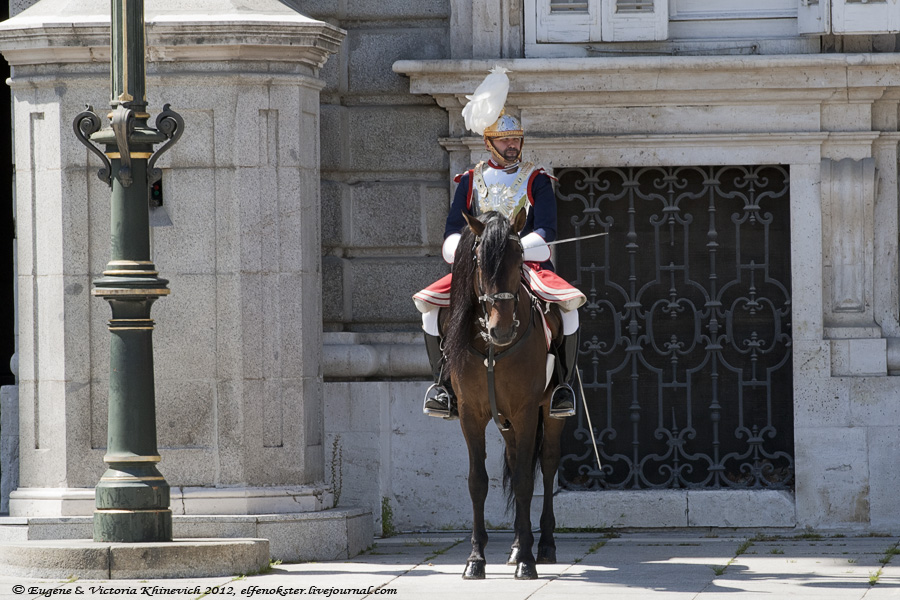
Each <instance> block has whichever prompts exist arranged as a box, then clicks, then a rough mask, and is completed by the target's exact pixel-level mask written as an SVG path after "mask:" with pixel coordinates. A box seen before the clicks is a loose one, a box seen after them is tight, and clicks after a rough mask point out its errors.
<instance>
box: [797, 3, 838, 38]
mask: <svg viewBox="0 0 900 600" xmlns="http://www.w3.org/2000/svg"><path fill="white" fill-rule="evenodd" d="M798 2H799V3H800V4H799V6H797V26H798V28H799V32H800V33H801V34H813V35H815V34H823V33H831V3H830V0H798Z"/></svg>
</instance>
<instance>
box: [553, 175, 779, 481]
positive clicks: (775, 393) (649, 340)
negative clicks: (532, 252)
mask: <svg viewBox="0 0 900 600" xmlns="http://www.w3.org/2000/svg"><path fill="white" fill-rule="evenodd" d="M557 175H558V177H559V184H558V192H557V198H558V211H559V232H558V235H559V237H560V238H566V237H576V236H581V235H588V234H591V233H598V232H606V233H607V235H605V236H602V237H595V238H592V239H588V240H584V241H579V242H573V243H568V244H560V245H559V246H557V258H556V264H557V270H558V271H559V273H560V275H562V276H563V277H564V278H566V279H568V280H569V281H571V282H573V283H574V284H575V285H576V286H577V287H579V288H580V289H581V290H582V291H583V292H584V293H585V295H586V296H587V298H588V301H587V303H586V304H585V305H584V306H583V307H582V308H581V309H580V315H581V341H580V349H579V371H580V373H581V376H582V383H583V388H584V391H585V396H586V397H587V400H588V405H589V411H590V418H591V422H592V425H593V430H594V434H595V436H596V440H597V445H598V448H599V451H600V458H601V462H602V465H603V466H602V469H598V467H597V461H596V458H594V450H593V445H592V441H591V436H590V432H589V431H588V422H587V419H586V416H585V414H584V411H583V410H579V414H578V416H577V417H574V418H570V419H569V422H568V423H567V426H566V427H567V429H566V435H565V436H564V442H563V459H562V464H561V467H560V477H559V479H560V484H561V485H562V486H563V487H567V488H569V489H572V488H610V489H648V488H775V489H785V488H791V487H792V486H793V480H794V459H793V409H792V370H791V292H790V220H789V201H788V199H789V197H788V182H789V178H788V170H787V168H786V167H782V166H749V167H745V166H726V167H650V168H622V169H615V168H596V169H575V168H570V169H562V170H560V171H558V172H557ZM579 408H581V407H579Z"/></svg>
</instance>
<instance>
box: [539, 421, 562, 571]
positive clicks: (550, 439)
mask: <svg viewBox="0 0 900 600" xmlns="http://www.w3.org/2000/svg"><path fill="white" fill-rule="evenodd" d="M565 424H566V421H565V419H550V418H549V417H548V415H546V414H545V415H544V442H543V444H542V446H541V475H542V476H543V480H544V505H543V508H542V510H541V538H540V540H538V553H537V562H538V563H544V564H556V540H555V539H554V538H553V531H554V530H555V529H556V515H554V513H553V484H554V482H555V480H556V472H557V471H558V470H559V460H560V450H561V449H560V439H561V438H562V430H563V427H564V426H565Z"/></svg>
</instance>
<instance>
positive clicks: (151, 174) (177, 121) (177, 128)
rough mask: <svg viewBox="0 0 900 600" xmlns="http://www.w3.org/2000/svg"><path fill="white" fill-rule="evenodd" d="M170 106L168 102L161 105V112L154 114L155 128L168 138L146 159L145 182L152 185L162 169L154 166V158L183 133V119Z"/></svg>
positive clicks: (158, 178) (157, 179)
mask: <svg viewBox="0 0 900 600" xmlns="http://www.w3.org/2000/svg"><path fill="white" fill-rule="evenodd" d="M170 106H171V105H170V104H165V105H163V110H162V112H161V113H159V114H158V115H157V116H156V130H157V131H159V132H160V133H161V134H163V135H164V136H166V137H167V138H168V140H167V141H166V143H165V144H163V145H162V146H160V147H159V150H157V151H156V152H154V153H153V155H152V156H151V157H150V160H149V161H147V183H148V184H149V185H153V184H154V183H155V182H157V181H159V180H160V179H161V178H162V169H159V168H157V167H155V166H154V165H155V164H156V160H157V159H158V158H159V157H160V155H162V153H163V152H165V151H166V150H168V149H169V148H171V147H172V145H173V144H174V143H175V142H177V141H178V139H179V138H180V137H181V134H182V133H184V119H183V118H181V115H179V114H178V113H177V112H175V111H174V110H172V109H171V108H170Z"/></svg>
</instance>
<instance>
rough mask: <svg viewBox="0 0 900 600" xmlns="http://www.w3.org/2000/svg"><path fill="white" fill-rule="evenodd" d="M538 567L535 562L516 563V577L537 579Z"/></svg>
mask: <svg viewBox="0 0 900 600" xmlns="http://www.w3.org/2000/svg"><path fill="white" fill-rule="evenodd" d="M537 578H538V574H537V568H536V567H535V566H534V563H526V562H520V563H519V564H518V565H516V579H537Z"/></svg>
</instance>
